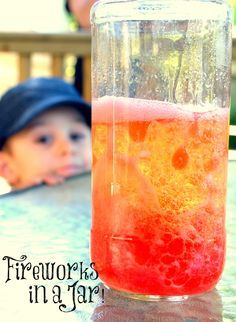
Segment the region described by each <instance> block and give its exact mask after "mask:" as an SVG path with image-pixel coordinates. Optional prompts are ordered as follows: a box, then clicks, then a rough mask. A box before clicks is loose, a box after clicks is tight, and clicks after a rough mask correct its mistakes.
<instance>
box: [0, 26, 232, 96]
mask: <svg viewBox="0 0 236 322" xmlns="http://www.w3.org/2000/svg"><path fill="white" fill-rule="evenodd" d="M0 52H15V53H17V54H18V56H19V60H18V67H17V68H18V70H19V79H18V81H19V82H20V81H23V80H25V79H27V78H29V77H30V76H31V56H32V55H33V54H35V53H48V54H49V55H50V56H51V57H52V65H51V75H53V76H58V77H64V70H63V62H64V57H65V56H66V55H67V54H72V55H75V56H80V57H83V59H84V70H83V75H84V80H83V88H84V91H83V96H84V98H85V99H86V100H89V101H90V100H91V36H90V33H89V32H85V31H78V32H65V33H38V32H0ZM232 56H233V68H232V72H233V76H235V75H236V27H234V28H233V50H232Z"/></svg>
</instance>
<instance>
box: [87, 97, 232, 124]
mask: <svg viewBox="0 0 236 322" xmlns="http://www.w3.org/2000/svg"><path fill="white" fill-rule="evenodd" d="M92 111H93V115H92V119H93V122H96V123H98V122H99V123H100V122H101V123H111V122H112V121H113V120H114V121H115V122H124V121H126V122H127V121H152V120H157V119H159V120H164V119H188V120H195V119H196V117H197V118H201V119H202V118H204V119H209V118H212V117H215V116H218V117H219V116H220V117H227V116H228V113H229V109H227V108H218V107H216V106H214V105H205V106H201V105H181V104H174V103H169V102H161V101H154V100H145V99H137V98H128V97H115V96H103V97H101V98H99V99H97V100H94V101H93V103H92Z"/></svg>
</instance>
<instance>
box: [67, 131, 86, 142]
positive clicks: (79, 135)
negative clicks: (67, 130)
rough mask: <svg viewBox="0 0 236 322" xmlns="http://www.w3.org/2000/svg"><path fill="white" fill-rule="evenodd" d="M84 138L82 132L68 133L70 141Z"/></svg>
mask: <svg viewBox="0 0 236 322" xmlns="http://www.w3.org/2000/svg"><path fill="white" fill-rule="evenodd" d="M83 138H84V134H82V133H79V132H78V133H76V132H74V133H71V134H70V139H71V140H72V141H75V142H76V141H79V140H81V139H83Z"/></svg>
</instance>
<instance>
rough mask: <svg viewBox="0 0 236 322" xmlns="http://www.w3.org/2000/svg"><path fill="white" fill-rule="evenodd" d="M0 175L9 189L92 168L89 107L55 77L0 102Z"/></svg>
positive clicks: (37, 80)
mask: <svg viewBox="0 0 236 322" xmlns="http://www.w3.org/2000/svg"><path fill="white" fill-rule="evenodd" d="M0 113H1V117H0V176H2V177H3V178H5V179H6V181H7V182H8V183H9V184H10V185H11V187H12V188H13V189H21V188H28V187H31V186H34V185H38V184H41V183H45V184H48V185H55V184H58V183H61V182H63V181H64V180H65V179H66V178H68V177H71V176H74V175H76V174H79V173H82V172H84V171H88V170H90V168H91V133H90V126H91V107H90V105H89V104H87V103H86V102H85V101H84V100H83V99H82V98H81V97H80V95H79V94H78V92H77V91H76V90H75V89H74V87H73V86H72V85H70V84H68V83H66V82H65V81H63V80H62V79H59V78H53V77H52V78H32V79H29V80H28V81H26V82H23V83H21V84H19V85H17V86H15V87H13V88H11V89H10V90H8V91H7V92H6V93H5V94H4V95H3V96H2V98H1V100H0Z"/></svg>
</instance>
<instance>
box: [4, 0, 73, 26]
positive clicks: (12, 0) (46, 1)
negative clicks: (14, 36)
mask: <svg viewBox="0 0 236 322" xmlns="http://www.w3.org/2000/svg"><path fill="white" fill-rule="evenodd" d="M23 30H27V31H28V30H31V31H42V32H54V31H64V30H68V22H67V19H66V15H65V9H64V0H0V31H23Z"/></svg>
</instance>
